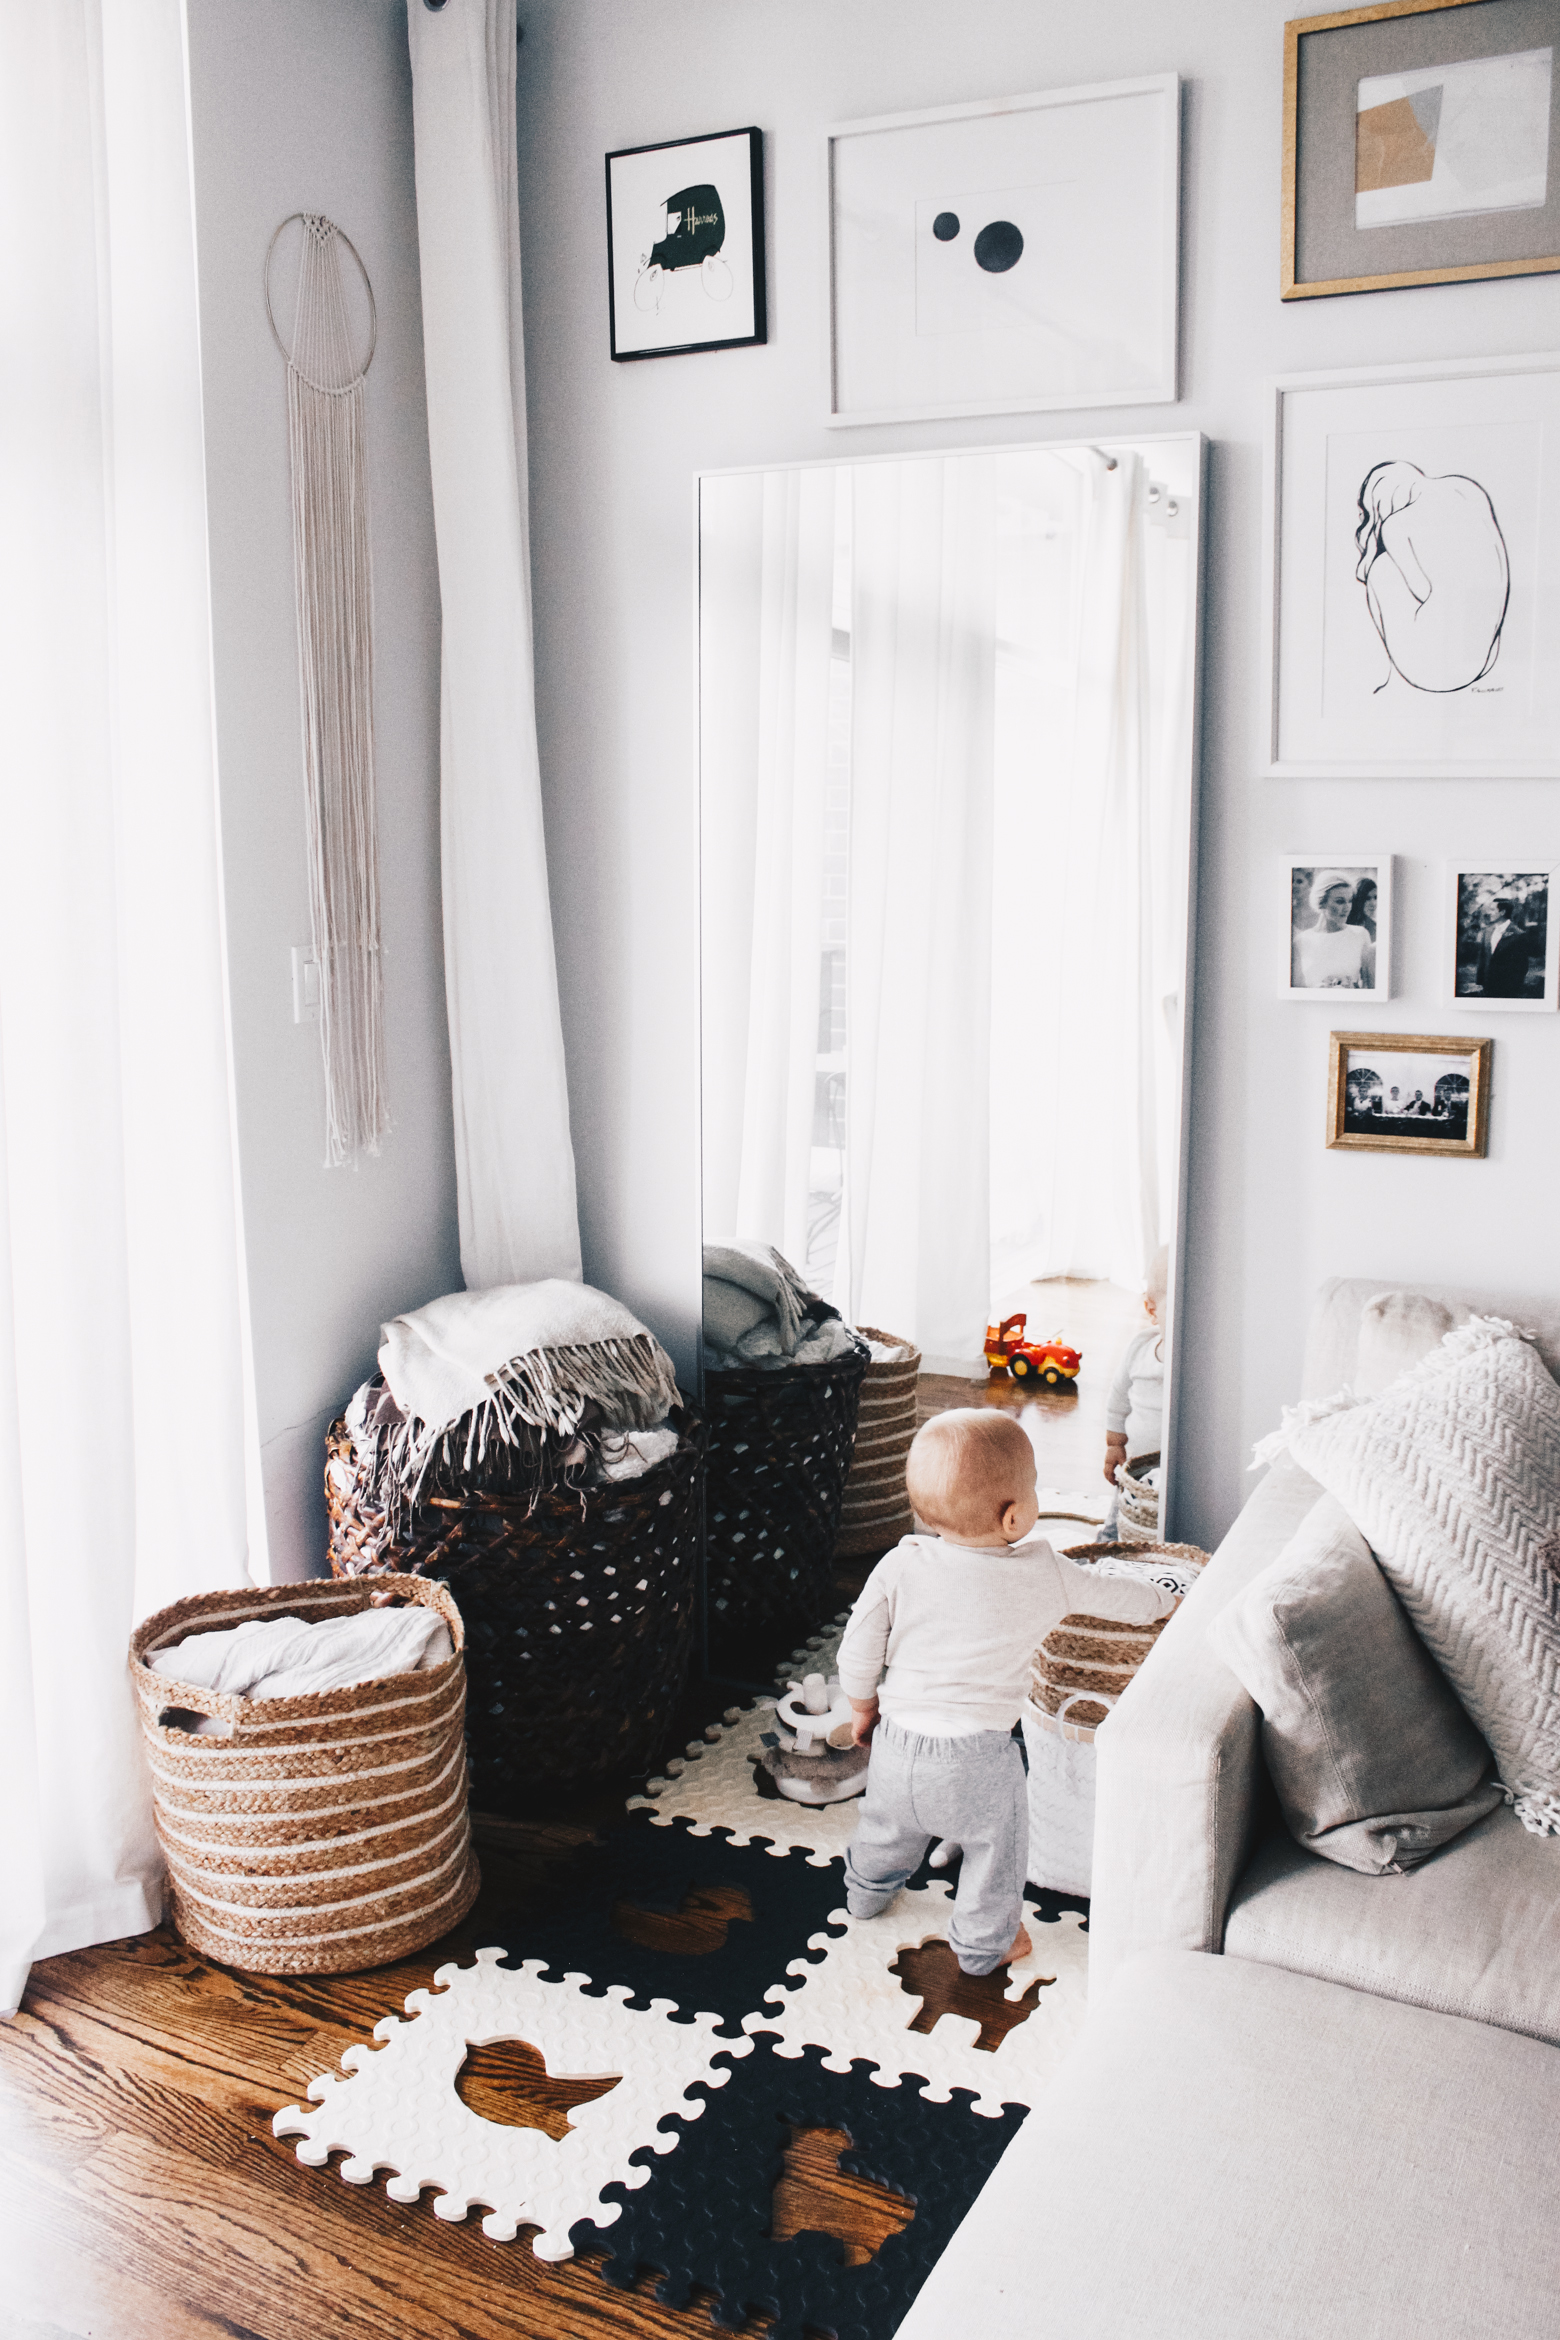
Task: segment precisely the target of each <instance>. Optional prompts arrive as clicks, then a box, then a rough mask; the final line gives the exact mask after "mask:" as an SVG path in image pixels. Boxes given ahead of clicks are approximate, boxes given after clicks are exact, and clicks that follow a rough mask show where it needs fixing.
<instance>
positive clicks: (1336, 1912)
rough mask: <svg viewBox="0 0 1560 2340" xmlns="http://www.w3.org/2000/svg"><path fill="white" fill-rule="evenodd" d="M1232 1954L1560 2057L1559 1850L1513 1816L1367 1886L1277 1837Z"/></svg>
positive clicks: (1249, 1890) (1256, 1864) (1242, 1889)
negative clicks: (1402, 2003)
mask: <svg viewBox="0 0 1560 2340" xmlns="http://www.w3.org/2000/svg"><path fill="white" fill-rule="evenodd" d="M1224 1947H1225V1950H1226V1952H1227V1953H1228V1955H1229V1956H1230V1957H1231V1958H1260V1959H1263V1960H1265V1961H1266V1962H1267V1963H1268V1964H1270V1965H1273V1966H1285V1967H1288V1968H1289V1970H1290V1971H1291V1973H1294V1974H1314V1975H1318V1976H1319V1977H1320V1978H1321V1979H1322V1981H1324V1982H1335V1983H1346V1984H1348V1985H1349V1986H1350V1987H1351V1988H1352V1989H1354V1990H1357V1991H1371V1992H1374V1993H1375V1995H1376V1996H1377V1997H1378V1998H1384V1999H1402V2000H1406V2001H1407V2002H1408V2004H1409V2005H1410V2006H1414V2007H1433V2008H1435V2009H1437V2010H1438V2011H1439V2012H1440V2013H1442V2014H1445V2015H1466V2016H1468V2017H1469V2018H1471V2019H1472V2020H1473V2021H1474V2022H1476V2023H1498V2024H1500V2025H1501V2026H1502V2027H1503V2029H1505V2030H1507V2031H1524V2032H1526V2033H1527V2034H1528V2035H1529V2037H1530V2038H1533V2039H1545V2040H1548V2041H1550V2042H1551V2044H1552V2045H1554V2046H1557V2047H1560V1842H1557V1840H1556V1839H1555V1838H1554V1837H1552V1836H1532V1835H1529V1833H1528V1832H1527V1830H1526V1829H1524V1828H1523V1826H1522V1824H1521V1822H1520V1821H1519V1820H1518V1819H1517V1816H1516V1814H1515V1813H1514V1812H1510V1811H1507V1810H1506V1808H1505V1807H1504V1806H1502V1807H1501V1808H1500V1809H1499V1810H1498V1811H1495V1812H1492V1813H1491V1814H1490V1816H1489V1818H1488V1819H1487V1820H1481V1821H1480V1822H1479V1824H1478V1826H1477V1827H1476V1828H1470V1829H1469V1830H1468V1832H1467V1834H1466V1835H1464V1836H1460V1837H1458V1839H1457V1841H1456V1843H1455V1844H1449V1845H1448V1846H1447V1847H1446V1850H1445V1851H1444V1852H1439V1853H1437V1854H1436V1856H1435V1858H1434V1860H1430V1861H1426V1862H1425V1863H1424V1864H1423V1865H1422V1866H1421V1867H1419V1868H1415V1869H1410V1870H1408V1871H1406V1872H1405V1873H1404V1875H1402V1876H1401V1877H1361V1876H1358V1875H1355V1874H1352V1873H1351V1872H1350V1871H1349V1870H1347V1869H1340V1868H1336V1867H1332V1866H1329V1864H1328V1863H1326V1862H1325V1861H1319V1860H1316V1859H1314V1858H1313V1857H1312V1855H1311V1854H1310V1853H1307V1852H1302V1851H1301V1849H1300V1847H1299V1846H1298V1845H1297V1844H1295V1843H1293V1842H1292V1841H1291V1840H1290V1838H1288V1837H1287V1836H1283V1835H1277V1834H1275V1835H1274V1836H1273V1837H1271V1838H1270V1839H1269V1841H1268V1842H1267V1844H1265V1845H1264V1846H1263V1848H1262V1850H1261V1851H1260V1852H1259V1853H1258V1855H1257V1857H1256V1859H1255V1860H1254V1861H1253V1862H1252V1864H1251V1866H1250V1868H1249V1869H1247V1871H1246V1873H1245V1875H1244V1876H1243V1877H1242V1878H1241V1880H1240V1883H1239V1884H1238V1885H1237V1886H1236V1888H1235V1892H1234V1894H1233V1896H1232V1898H1231V1901H1230V1914H1229V1922H1228V1924H1227V1926H1226V1928H1225V1933H1224Z"/></svg>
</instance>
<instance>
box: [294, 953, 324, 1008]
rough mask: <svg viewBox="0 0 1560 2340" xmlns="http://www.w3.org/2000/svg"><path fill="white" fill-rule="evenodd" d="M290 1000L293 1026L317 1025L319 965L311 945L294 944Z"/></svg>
mask: <svg viewBox="0 0 1560 2340" xmlns="http://www.w3.org/2000/svg"><path fill="white" fill-rule="evenodd" d="M292 999H293V1022H294V1023H295V1024H317V1023H318V1022H319V1020H320V963H319V960H318V959H317V958H316V957H315V956H314V945H313V944H312V943H294V944H293V953H292Z"/></svg>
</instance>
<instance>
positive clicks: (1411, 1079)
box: [1327, 1032, 1495, 1154]
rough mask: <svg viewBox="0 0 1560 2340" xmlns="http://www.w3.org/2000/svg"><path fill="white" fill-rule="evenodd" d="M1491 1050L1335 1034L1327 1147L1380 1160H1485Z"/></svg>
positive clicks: (1407, 1037) (1474, 1043)
mask: <svg viewBox="0 0 1560 2340" xmlns="http://www.w3.org/2000/svg"><path fill="white" fill-rule="evenodd" d="M1494 1046H1495V1043H1494V1041H1493V1040H1452V1039H1442V1038H1439V1037H1436V1038H1430V1037H1423V1038H1422V1037H1420V1036H1419V1035H1418V1034H1415V1033H1404V1034H1402V1035H1401V1036H1399V1035H1398V1034H1397V1033H1395V1032H1334V1034H1333V1036H1332V1063H1331V1075H1330V1079H1331V1087H1330V1092H1329V1097H1328V1127H1327V1143H1328V1144H1329V1145H1330V1146H1347V1147H1353V1148H1356V1149H1359V1150H1362V1151H1368V1152H1376V1153H1393V1154H1482V1153H1484V1151H1485V1148H1486V1143H1487V1138H1486V1123H1487V1119H1488V1106H1489V1089H1490V1055H1491V1052H1492V1050H1493V1048H1494Z"/></svg>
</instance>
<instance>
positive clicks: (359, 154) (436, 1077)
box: [169, 0, 461, 1579]
mask: <svg viewBox="0 0 1560 2340" xmlns="http://www.w3.org/2000/svg"><path fill="white" fill-rule="evenodd" d="M188 10H189V26H190V74H191V101H192V108H193V117H194V143H195V183H196V234H197V238H198V242H199V253H200V290H201V345H202V354H203V363H204V370H205V404H206V434H207V486H208V497H209V507H210V527H211V548H212V598H213V609H214V623H215V637H216V678H217V747H218V765H219V773H220V787H221V798H222V831H223V849H224V855H225V861H226V881H227V910H228V950H229V961H230V978H231V991H232V1007H233V1037H234V1049H235V1054H236V1060H237V1080H238V1118H239V1140H240V1154H241V1163H242V1175H243V1185H244V1225H245V1237H246V1243H247V1249H248V1261H249V1288H250V1305H251V1311H252V1316H253V1325H254V1355H255V1374H256V1384H257V1398H258V1406H259V1414H260V1438H261V1446H262V1453H263V1461H264V1470H265V1488H266V1510H267V1520H268V1526H269V1533H270V1541H271V1561H272V1572H273V1575H274V1576H276V1577H278V1578H288V1579H291V1578H293V1577H297V1576H302V1575H305V1574H308V1573H311V1572H317V1571H319V1570H321V1569H322V1568H323V1567H324V1564H325V1561H324V1555H325V1513H324V1501H323V1496H322V1493H321V1475H322V1469H323V1460H324V1449H323V1432H324V1429H325V1426H326V1424H327V1423H328V1422H329V1420H330V1418H331V1416H332V1415H333V1414H334V1413H335V1412H336V1411H337V1410H338V1409H339V1407H340V1406H341V1405H342V1403H343V1402H344V1400H345V1399H346V1398H347V1397H348V1396H349V1395H350V1394H351V1392H352V1390H353V1388H354V1387H355V1385H356V1384H357V1383H358V1382H359V1381H360V1380H361V1379H362V1378H363V1376H364V1374H365V1373H366V1372H368V1371H369V1370H370V1368H371V1365H372V1362H373V1356H374V1351H375V1349H376V1347H377V1345H378V1328H379V1324H380V1321H381V1319H382V1318H383V1317H386V1316H389V1315H393V1314H394V1313H395V1312H396V1311H397V1310H398V1309H401V1308H406V1307H414V1306H416V1305H418V1304H419V1303H420V1302H422V1301H424V1300H427V1299H430V1298H432V1297H433V1296H434V1295H435V1294H436V1293H439V1292H444V1291H449V1290H451V1289H454V1288H458V1286H459V1284H460V1281H461V1278H460V1267H459V1259H458V1253H457V1246H456V1233H455V1199H454V1157H453V1140H452V1136H451V1127H450V1096H449V1056H448V1046H447V1040H446V1034H445V1025H444V998H443V966H442V955H441V943H440V928H439V893H438V888H439V875H438V799H437V786H438V774H437V754H438V629H439V595H438V582H437V576H436V572H435V566H434V545H433V513H432V504H431V501H430V492H429V484H428V447H427V423H426V417H425V412H424V404H423V373H422V338H421V332H422V328H421V311H420V306H419V300H418V290H417V236H416V219H415V212H414V206H413V191H412V143H411V77H410V72H409V69H408V65H407V54H406V19H405V15H404V13H403V11H402V9H401V8H400V7H399V6H397V5H394V4H393V0H242V4H241V5H235V4H234V0H188ZM299 210H320V211H325V212H328V213H329V215H330V217H331V218H332V219H334V220H335V221H337V223H338V224H339V225H340V226H341V227H343V228H344V229H345V230H346V232H347V234H348V235H349V236H350V237H351V238H352V240H353V242H354V243H355V244H356V245H357V248H358V250H359V251H360V252H361V253H362V255H363V258H364V261H365V262H366V264H367V266H368V270H369V274H370V276H371V277H372V280H373V285H374V292H375V296H376V298H377V301H378V305H379V347H378V352H377V355H376V356H375V359H374V363H373V368H372V370H371V372H370V374H369V378H368V389H367V393H366V396H367V436H368V462H369V498H370V512H371V520H372V527H373V535H374V593H375V646H376V656H377V662H378V663H377V681H376V692H375V718H376V723H377V727H378V777H379V821H380V857H381V858H380V874H381V885H382V896H383V932H384V940H385V947H386V957H385V996H386V1025H387V1032H388V1052H389V1074H390V1095H391V1108H392V1112H393V1115H394V1120H395V1127H394V1129H393V1131H392V1133H391V1135H390V1137H389V1138H388V1139H387V1140H386V1141H385V1145H384V1149H383V1151H382V1153H381V1154H380V1155H379V1157H378V1158H377V1159H374V1160H368V1161H365V1162H364V1164H363V1166H362V1168H361V1169H359V1170H356V1171H352V1170H335V1171H327V1170H324V1169H322V1168H321V1162H322V1159H323V1154H324V1126H325V1125H324V1095H323V1078H322V1074H321V1068H320V1049H319V1034H318V1030H317V1028H316V1027H314V1026H312V1025H294V1023H293V1020H292V994H291V978H290V967H289V951H290V948H291V946H292V945H293V944H294V943H300V942H307V940H308V934H309V909H308V878H307V868H306V863H305V857H304V802H303V761H302V750H301V744H300V737H299V708H298V666H297V644H296V636H295V632H294V622H293V574H292V545H291V536H290V521H289V511H288V500H287V498H288V484H287V483H288V472H287V414H286V392H285V377H284V371H283V365H282V360H281V358H280V356H279V355H278V353H277V350H276V348H275V346H274V344H273V342H272V340H271V336H270V332H269V330H268V328H267V325H266V319H265V310H264V307H263V305H262V301H261V293H260V270H261V262H262V259H263V257H264V254H265V248H266V245H267V243H268V241H269V239H270V236H271V233H272V230H273V229H274V228H275V227H276V225H277V223H278V222H279V221H280V220H281V219H283V218H284V217H285V216H286V214H287V213H289V212H292V211H299ZM292 232H293V233H294V234H296V230H294V231H292ZM177 963H178V961H177V938H176V937H174V936H170V937H169V970H170V980H173V979H175V978H176V971H177ZM191 1436H192V1441H193V1440H197V1439H198V1425H196V1424H192V1425H191ZM194 1459H196V1457H195V1449H194V1448H193V1447H192V1461H193V1460H194Z"/></svg>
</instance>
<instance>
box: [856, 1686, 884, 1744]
mask: <svg viewBox="0 0 1560 2340" xmlns="http://www.w3.org/2000/svg"><path fill="white" fill-rule="evenodd" d="M877 1718H878V1702H877V1700H876V1699H875V1698H853V1699H852V1700H851V1702H850V1743H851V1745H852V1746H853V1747H864V1746H865V1745H866V1743H867V1741H868V1740H869V1739H870V1738H871V1736H872V1734H873V1732H874V1731H875V1730H876V1729H877Z"/></svg>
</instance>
